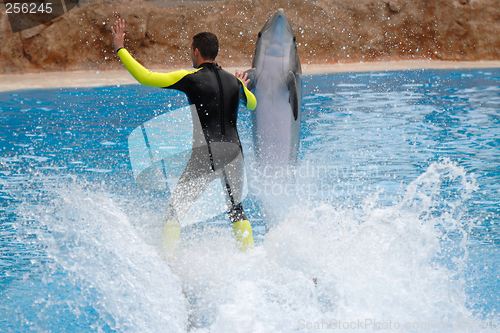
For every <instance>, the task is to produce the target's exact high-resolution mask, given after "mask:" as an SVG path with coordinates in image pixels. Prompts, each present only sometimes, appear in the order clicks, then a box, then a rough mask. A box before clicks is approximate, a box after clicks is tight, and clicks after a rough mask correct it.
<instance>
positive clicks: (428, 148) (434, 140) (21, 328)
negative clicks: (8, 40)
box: [0, 69, 500, 332]
mask: <svg viewBox="0 0 500 333" xmlns="http://www.w3.org/2000/svg"><path fill="white" fill-rule="evenodd" d="M303 89H304V90H303V113H302V131H301V137H302V138H301V149H300V156H299V165H298V169H297V175H298V176H297V181H296V183H295V184H293V185H292V186H288V187H283V186H282V184H277V185H275V186H268V187H266V186H263V184H262V183H260V182H259V179H258V175H257V176H255V173H254V174H252V175H251V176H250V177H249V187H250V193H249V195H248V196H247V198H246V199H245V202H244V205H245V207H246V210H247V212H248V215H249V217H250V220H251V222H252V224H253V225H254V229H255V232H256V239H257V244H258V246H257V248H256V249H255V250H254V251H253V252H251V253H249V254H241V253H238V251H237V250H236V246H235V244H234V240H233V239H232V235H231V233H230V231H229V228H228V224H226V223H225V222H224V216H219V217H218V218H216V219H213V220H211V221H209V223H208V224H205V225H204V226H202V225H195V226H194V227H190V228H187V229H186V230H185V231H184V234H183V244H182V245H181V248H180V249H179V251H178V254H177V259H176V260H175V261H174V262H173V263H171V265H170V266H168V265H167V264H165V263H164V262H163V261H162V260H161V258H160V257H159V256H158V254H157V248H158V244H159V236H158V235H159V231H160V230H161V225H162V215H163V212H164V210H165V206H166V202H167V200H168V196H169V193H168V191H167V192H162V191H148V190H142V189H139V188H137V187H136V186H135V184H134V179H133V176H132V171H131V167H130V163H129V160H128V147H127V136H128V134H130V132H131V131H132V130H133V129H134V128H136V127H137V126H139V125H140V124H141V123H143V122H144V121H146V120H148V119H151V118H153V117H155V116H157V115H159V114H162V113H163V112H168V110H172V109H175V108H178V107H181V106H184V105H186V103H187V101H186V98H185V97H184V95H182V94H180V93H177V92H175V91H164V90H160V89H156V88H149V87H144V86H138V85H132V86H121V87H120V86H112V87H103V88H79V89H53V90H25V91H15V92H8V93H1V94H0V119H1V125H0V207H1V208H0V210H1V213H0V299H1V302H0V330H1V331H6V332H25V331H40V332H42V331H43V332H63V331H72V332H126V331H130V332H146V331H150V332H161V331H165V332H183V331H184V332H185V331H191V332H293V331H299V332H302V331H312V332H314V331H325V329H324V326H323V329H321V328H320V327H319V326H318V325H320V324H321V323H325V322H327V323H329V324H330V325H331V326H330V328H331V329H332V330H333V327H334V325H333V322H332V321H333V320H336V322H335V323H336V324H338V322H339V321H340V322H343V323H355V322H356V323H358V322H359V321H361V322H363V323H365V324H367V323H370V320H371V321H372V322H376V321H378V322H380V323H381V324H380V325H382V326H381V327H378V330H379V331H380V329H381V330H385V329H386V328H385V326H383V325H387V324H388V323H389V322H391V323H394V324H395V323H398V324H403V323H411V324H412V325H413V324H415V323H421V322H428V323H430V329H426V328H425V326H424V327H422V326H418V325H417V324H415V325H413V326H412V325H411V326H412V327H413V328H410V329H405V330H406V331H427V332H430V331H439V332H443V331H450V332H456V331H481V332H482V331H497V332H498V331H500V328H496V326H497V325H498V326H500V282H499V281H500V279H499V277H500V268H499V263H500V256H499V254H500V251H499V249H500V215H499V213H500V208H499V207H500V206H499V199H500V197H499V187H500V149H499V148H500V69H484V70H483V69H481V70H460V71H457V70H453V71H447V70H417V71H399V72H373V73H347V74H328V75H317V76H306V77H305V78H304V88H303ZM250 123H251V122H250V113H249V111H247V110H245V109H243V108H242V109H241V110H240V116H239V126H240V134H241V138H242V142H243V144H244V149H245V154H246V161H247V165H248V166H249V168H248V169H249V170H251V167H250V166H251V165H252V162H253V154H252V147H251V130H250ZM249 172H250V173H251V171H249ZM263 188H264V189H270V191H272V193H266V195H261V194H263V193H260V192H261V191H262V189H263ZM263 205H266V206H271V207H275V208H276V209H275V210H276V215H277V216H275V218H276V217H277V218H278V219H280V220H282V221H283V222H282V223H281V224H280V225H279V226H278V227H276V228H275V229H273V230H271V231H270V232H269V233H268V234H267V235H265V237H264V228H263V223H264V221H265V220H266V218H268V216H266V214H265V213H264V212H263V209H262V206H263ZM221 221H222V222H221ZM313 281H316V282H313ZM338 325H340V327H342V326H341V324H338ZM461 325H462V326H461ZM467 325H468V326H467ZM335 327H336V326H335ZM353 327H354V328H353ZM495 328H496V329H495ZM394 329H395V330H396V331H397V330H399V329H398V327H395V328H394ZM351 330H352V331H354V332H357V331H359V332H366V331H372V330H377V327H375V328H374V327H373V326H364V327H363V326H362V327H359V325H358V326H356V325H354V326H351ZM326 331H330V330H328V329H327V330H326ZM389 331H390V330H389Z"/></svg>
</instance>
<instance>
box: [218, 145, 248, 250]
mask: <svg viewBox="0 0 500 333" xmlns="http://www.w3.org/2000/svg"><path fill="white" fill-rule="evenodd" d="M243 172H244V168H243V155H242V154H240V155H239V156H238V157H237V158H236V159H235V160H233V161H232V162H231V163H230V164H228V165H227V166H226V167H225V168H224V169H223V170H222V179H221V180H222V186H223V187H224V188H225V190H226V200H227V205H228V214H229V219H230V220H231V223H232V226H233V233H234V237H235V238H236V241H237V242H238V248H239V249H240V250H241V251H247V250H248V249H250V248H252V247H254V242H253V235H252V226H251V225H250V221H248V218H247V216H246V214H245V211H244V210H243V204H242V200H243V179H244V178H243V177H244V174H243Z"/></svg>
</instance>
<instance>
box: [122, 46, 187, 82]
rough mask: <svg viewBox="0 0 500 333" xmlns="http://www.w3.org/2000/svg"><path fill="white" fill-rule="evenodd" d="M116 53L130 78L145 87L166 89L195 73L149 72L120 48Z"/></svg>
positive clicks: (184, 71)
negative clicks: (130, 75)
mask: <svg viewBox="0 0 500 333" xmlns="http://www.w3.org/2000/svg"><path fill="white" fill-rule="evenodd" d="M117 53H118V56H119V57H120V59H121V61H122V62H123V65H125V68H127V70H128V71H129V72H130V74H132V76H133V77H134V78H135V79H136V80H137V81H138V82H139V83H141V84H144V85H146V86H151V87H160V88H166V87H169V86H171V85H173V84H175V83H177V82H179V81H180V80H181V79H182V78H183V77H185V76H186V75H188V74H192V73H194V72H196V71H186V70H180V71H175V72H170V73H156V72H151V71H150V70H147V69H146V68H144V67H143V66H142V65H141V64H140V63H138V62H137V61H136V60H135V59H134V58H133V57H132V56H131V55H130V53H128V51H127V50H126V49H124V48H121V49H119V50H118V52H117Z"/></svg>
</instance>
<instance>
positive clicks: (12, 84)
mask: <svg viewBox="0 0 500 333" xmlns="http://www.w3.org/2000/svg"><path fill="white" fill-rule="evenodd" d="M247 68H248V67H225V69H226V70H228V71H229V72H231V73H234V71H235V70H236V69H240V70H245V69H247ZM424 68H425V69H471V68H500V60H488V61H484V60H482V61H436V60H396V61H378V62H359V63H337V64H324V65H323V64H302V71H303V74H304V75H319V74H329V73H346V72H380V71H396V70H410V69H424ZM176 69H181V67H180V66H178V67H176V68H161V69H159V68H154V69H153V68H152V69H151V70H153V71H159V72H168V71H172V70H176ZM118 84H120V85H126V84H137V81H135V79H134V78H133V77H132V76H131V75H130V74H129V73H128V71H127V70H125V69H123V70H86V71H67V72H65V71H59V72H44V73H22V74H19V73H15V74H0V92H6V91H15V90H26V89H29V90H31V89H51V88H75V87H103V86H113V85H118Z"/></svg>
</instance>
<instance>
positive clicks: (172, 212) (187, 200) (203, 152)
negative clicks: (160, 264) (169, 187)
mask: <svg viewBox="0 0 500 333" xmlns="http://www.w3.org/2000/svg"><path fill="white" fill-rule="evenodd" d="M215 177H216V173H215V172H214V171H213V169H212V166H211V162H210V156H209V154H208V148H206V147H201V148H196V149H193V151H192V153H191V158H190V159H189V161H188V164H187V165H186V169H185V170H184V172H183V173H182V175H181V177H180V178H179V181H178V182H177V186H176V187H175V190H174V193H172V196H171V197H170V200H169V203H168V207H167V212H166V214H165V227H164V229H163V241H162V251H163V253H164V255H165V257H166V258H171V257H172V256H173V253H174V251H175V249H176V247H177V245H178V244H179V242H180V235H181V226H180V222H181V221H182V219H183V218H184V216H185V215H186V214H187V212H188V211H189V208H191V206H192V205H193V204H194V202H195V201H196V199H198V198H199V197H200V195H201V194H202V193H203V192H204V191H205V189H206V188H207V187H208V185H210V183H211V182H212V181H213V180H214V179H215Z"/></svg>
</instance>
